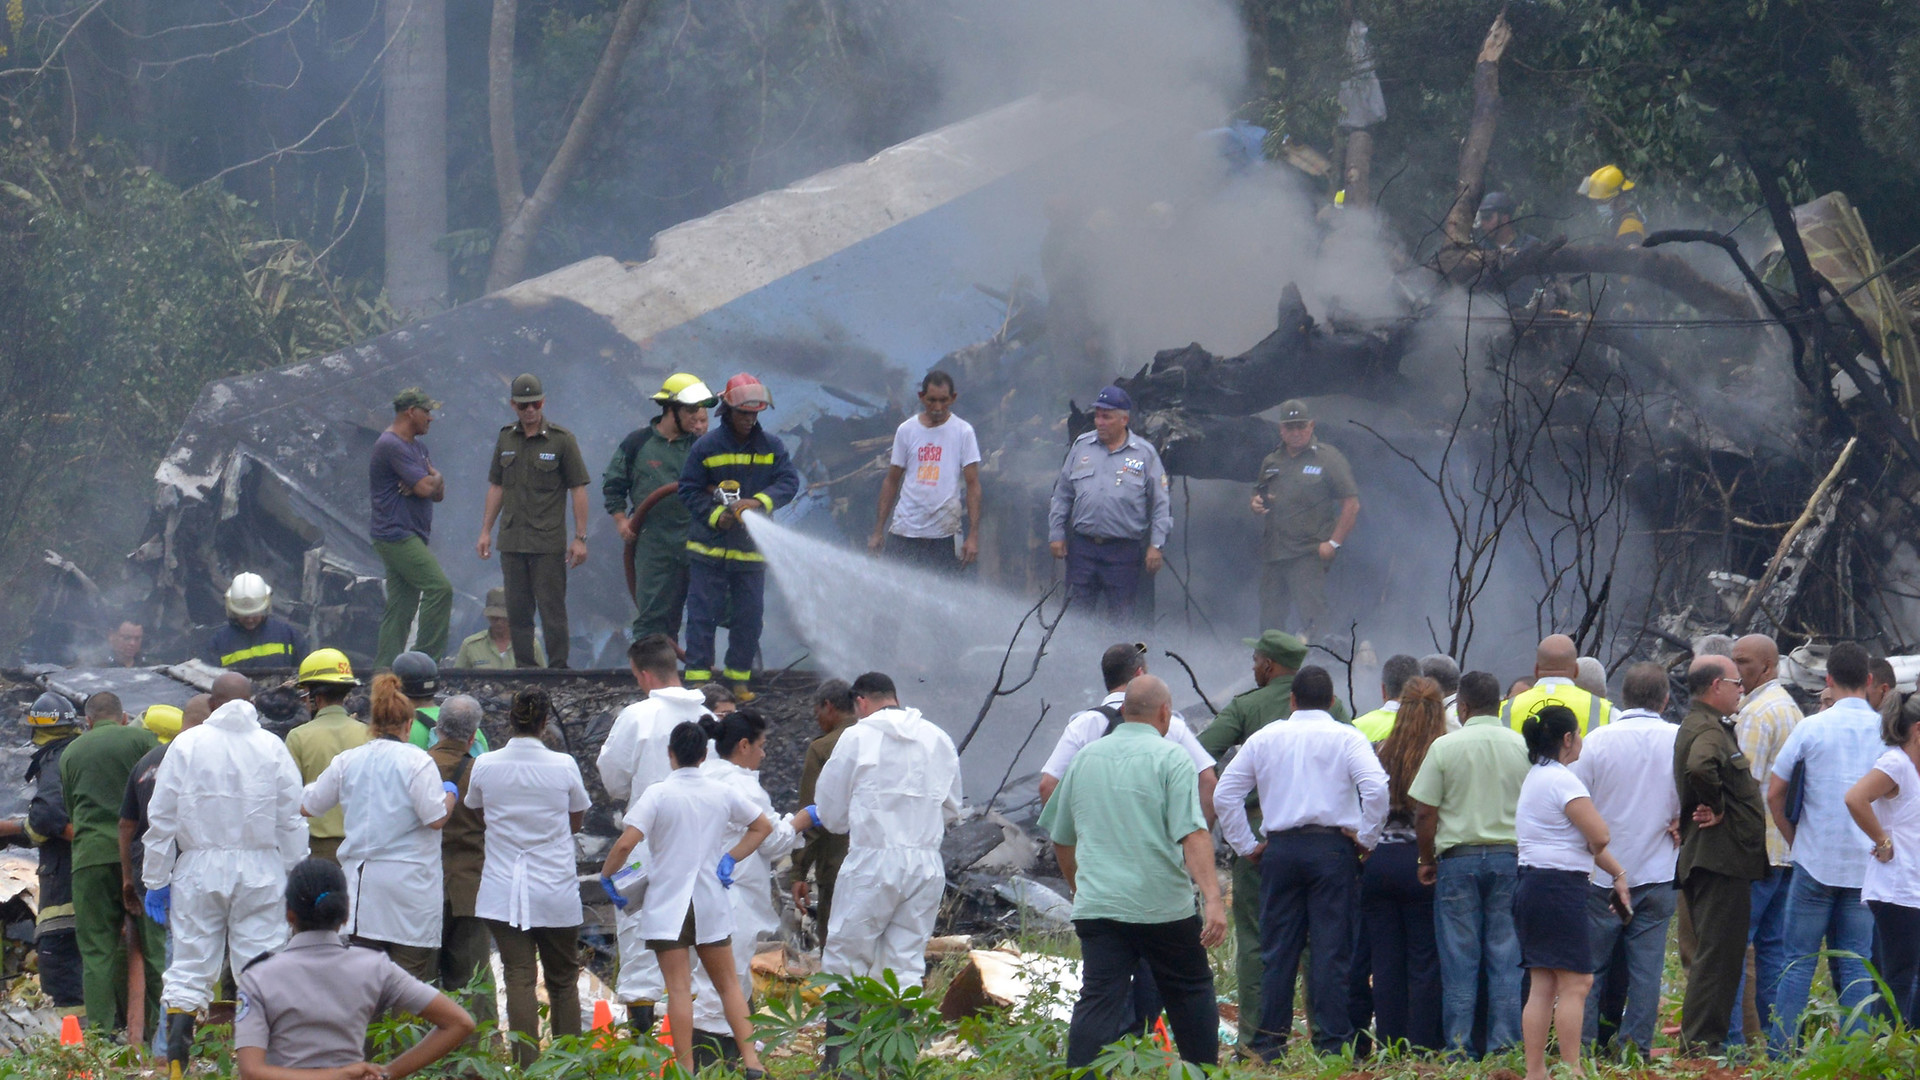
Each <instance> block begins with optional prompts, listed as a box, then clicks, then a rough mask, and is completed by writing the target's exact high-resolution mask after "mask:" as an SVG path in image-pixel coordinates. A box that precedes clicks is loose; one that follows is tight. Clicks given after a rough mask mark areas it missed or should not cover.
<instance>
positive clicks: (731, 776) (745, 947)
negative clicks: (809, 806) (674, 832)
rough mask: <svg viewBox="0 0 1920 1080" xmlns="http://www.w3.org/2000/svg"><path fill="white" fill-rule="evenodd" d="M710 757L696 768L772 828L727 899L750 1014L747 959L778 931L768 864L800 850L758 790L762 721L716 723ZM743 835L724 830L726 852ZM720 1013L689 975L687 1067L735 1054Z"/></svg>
mask: <svg viewBox="0 0 1920 1080" xmlns="http://www.w3.org/2000/svg"><path fill="white" fill-rule="evenodd" d="M717 727H718V733H717V734H715V735H714V737H713V753H710V754H708V755H707V760H706V761H705V762H704V763H703V764H702V765H701V766H700V771H701V773H702V774H704V775H705V776H707V777H708V778H709V779H712V780H715V781H718V782H719V783H721V784H723V785H725V786H727V787H729V788H731V789H733V790H734V791H737V792H739V793H740V794H741V795H742V796H744V797H745V798H746V799H747V800H748V801H749V802H751V803H753V805H755V806H757V807H759V808H760V812H761V813H762V814H763V815H765V816H766V818H767V820H768V821H770V822H772V823H773V833H772V834H771V835H770V836H768V837H767V838H766V839H765V840H763V841H761V843H760V847H759V849H758V850H756V851H755V852H754V853H753V854H751V855H749V856H747V857H746V858H744V859H741V860H740V861H739V864H738V865H736V866H735V867H734V870H733V888H731V889H729V890H727V899H728V901H730V902H731V903H732V905H733V967H734V975H735V977H736V978H737V979H738V980H739V983H740V992H741V994H742V995H743V996H744V997H745V998H746V1000H747V1004H748V1006H749V1011H751V1006H752V1004H753V954H754V946H755V944H756V943H757V942H758V941H759V939H760V935H761V934H772V933H775V932H777V931H778V930H779V929H780V912H779V910H778V909H777V908H775V907H774V902H773V890H774V881H773V863H774V861H775V860H777V859H779V858H780V856H782V855H786V854H789V853H791V852H793V851H795V850H797V849H798V848H799V847H800V844H801V840H802V837H801V834H800V833H798V832H795V831H794V828H793V824H792V823H791V822H789V821H788V820H787V818H786V817H785V816H783V815H780V814H776V813H775V812H774V809H773V797H772V796H770V795H768V794H767V789H766V788H764V787H761V786H760V773H759V769H760V763H761V762H762V761H763V760H765V759H766V756H767V721H766V718H765V717H763V716H761V715H760V714H759V713H757V712H754V711H753V710H752V709H742V710H741V711H739V712H735V713H729V714H727V716H726V717H725V718H724V719H722V720H720V721H718V722H717ZM745 835H746V830H745V828H741V829H737V830H729V831H728V833H727V838H726V842H727V845H728V846H729V847H731V846H732V845H734V844H736V843H739V842H740V840H741V838H742V837H744V836H745ZM728 1031H729V1028H728V1025H727V1014H726V1010H725V1009H724V1008H722V1007H721V1004H720V994H719V992H718V990H717V989H716V988H715V987H714V985H713V980H712V979H710V978H708V977H707V971H706V968H704V967H696V968H694V970H693V1032H694V1044H693V1054H694V1057H693V1067H694V1068H695V1069H701V1068H705V1067H706V1066H707V1065H708V1064H710V1063H711V1062H712V1061H713V1055H712V1049H713V1048H717V1049H718V1050H719V1053H718V1055H717V1056H718V1057H719V1058H721V1059H724V1060H727V1061H731V1060H733V1059H734V1058H735V1057H736V1056H737V1055H738V1054H739V1047H738V1046H737V1045H734V1042H733V1036H732V1035H731V1034H728Z"/></svg>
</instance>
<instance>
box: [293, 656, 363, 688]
mask: <svg viewBox="0 0 1920 1080" xmlns="http://www.w3.org/2000/svg"><path fill="white" fill-rule="evenodd" d="M296 681H298V682H299V683H300V685H302V686H305V685H307V684H309V683H326V684H329V685H332V686H359V685H360V680H359V679H356V678H354V677H353V665H352V664H351V663H349V662H348V660H347V654H346V653H343V652H341V651H340V650H339V649H315V650H314V651H312V652H310V653H308V654H307V658H306V659H305V660H302V661H300V677H299V679H298V680H296Z"/></svg>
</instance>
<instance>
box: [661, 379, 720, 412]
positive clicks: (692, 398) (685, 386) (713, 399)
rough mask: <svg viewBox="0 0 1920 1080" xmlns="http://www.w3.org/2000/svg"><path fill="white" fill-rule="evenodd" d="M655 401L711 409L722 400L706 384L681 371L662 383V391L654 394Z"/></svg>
mask: <svg viewBox="0 0 1920 1080" xmlns="http://www.w3.org/2000/svg"><path fill="white" fill-rule="evenodd" d="M653 400H655V401H661V402H672V403H673V404H675V405H692V406H695V407H697V408H702V409H710V408H712V407H713V406H714V405H715V403H717V402H718V401H719V400H720V399H719V398H718V397H717V396H715V394H714V392H713V391H711V390H709V389H707V384H706V383H703V382H701V381H700V380H699V379H698V378H696V377H695V376H692V375H689V374H687V373H686V372H684V371H681V372H676V373H674V374H672V375H669V376H667V381H666V382H664V383H661V384H660V389H659V390H658V391H656V392H655V393H654V395H653Z"/></svg>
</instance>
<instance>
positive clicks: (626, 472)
mask: <svg viewBox="0 0 1920 1080" xmlns="http://www.w3.org/2000/svg"><path fill="white" fill-rule="evenodd" d="M653 400H655V401H657V402H659V403H660V415H659V416H656V417H654V418H653V420H652V421H651V422H650V423H648V424H646V425H644V426H642V427H640V428H639V429H637V430H635V431H634V432H632V433H631V434H629V435H628V436H627V437H626V438H625V439H622V440H621V441H620V445H619V447H618V448H617V449H615V450H614V452H613V460H611V461H609V462H607V468H606V471H605V472H603V473H601V474H600V494H601V498H602V502H603V504H604V505H605V506H606V509H607V514H608V515H609V516H611V517H612V518H613V524H614V527H615V528H616V529H618V530H620V536H621V538H622V539H624V540H625V541H626V542H627V545H626V546H627V558H626V571H627V591H628V592H630V593H631V594H632V595H633V604H634V608H635V609H636V610H635V614H634V617H633V628H632V629H633V640H635V641H639V640H640V639H641V638H643V637H646V636H647V635H648V634H665V635H667V636H668V637H670V638H673V639H674V640H676V641H678V640H679V638H680V617H681V614H682V613H683V612H684V611H685V610H686V606H687V563H688V558H689V556H688V553H687V524H688V523H689V522H691V521H692V520H693V518H692V516H691V515H690V514H689V513H688V512H687V508H686V506H685V504H683V503H682V502H681V501H680V500H679V498H677V493H678V492H679V490H680V472H681V470H682V469H684V468H685V467H686V464H687V451H688V450H690V449H692V448H693V441H694V440H695V439H698V438H699V437H700V436H702V435H705V434H706V433H707V410H708V409H710V408H712V407H713V406H714V405H715V404H717V402H718V399H717V398H716V397H715V396H714V393H713V391H711V390H709V389H707V384H706V383H703V382H701V381H700V380H699V379H698V378H695V377H694V376H692V375H688V374H687V373H685V372H679V373H677V374H673V375H669V376H667V381H666V382H665V383H664V384H662V385H661V387H660V389H659V391H658V392H656V393H655V394H654V395H653Z"/></svg>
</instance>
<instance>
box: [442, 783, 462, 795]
mask: <svg viewBox="0 0 1920 1080" xmlns="http://www.w3.org/2000/svg"><path fill="white" fill-rule="evenodd" d="M440 790H441V791H444V792H446V793H447V794H449V795H455V796H457V795H459V794H460V785H458V784H456V783H454V782H453V781H451V780H442V781H440Z"/></svg>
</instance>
